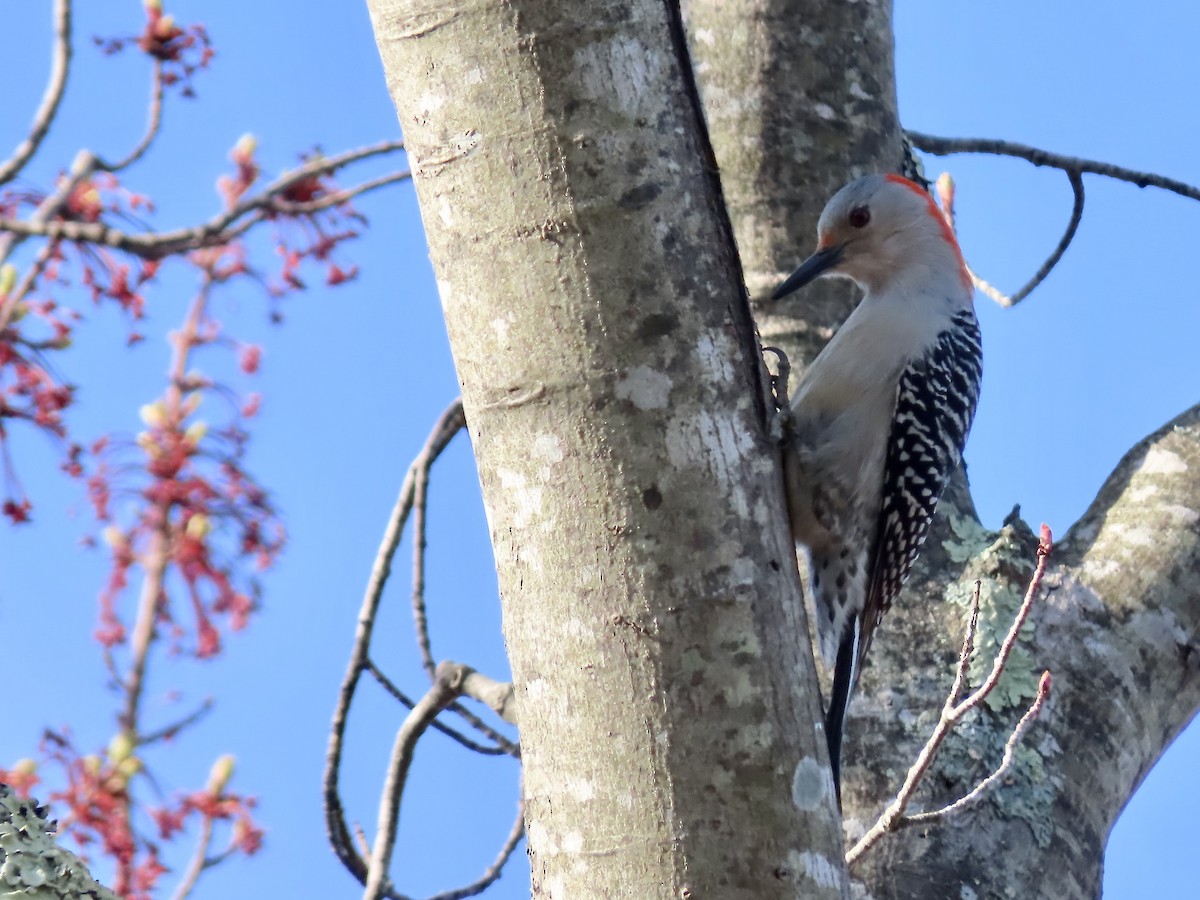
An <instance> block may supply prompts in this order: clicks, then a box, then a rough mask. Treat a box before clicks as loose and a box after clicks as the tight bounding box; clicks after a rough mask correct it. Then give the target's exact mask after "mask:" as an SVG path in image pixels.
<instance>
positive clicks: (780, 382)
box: [762, 347, 792, 445]
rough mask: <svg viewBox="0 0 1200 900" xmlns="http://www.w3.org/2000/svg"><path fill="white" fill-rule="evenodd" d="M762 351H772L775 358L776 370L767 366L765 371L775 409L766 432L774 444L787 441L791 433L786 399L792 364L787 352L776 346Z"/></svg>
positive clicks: (781, 443)
mask: <svg viewBox="0 0 1200 900" xmlns="http://www.w3.org/2000/svg"><path fill="white" fill-rule="evenodd" d="M762 352H763V353H773V354H775V358H776V360H777V366H776V367H777V369H778V371H777V372H772V371H771V370H770V368H769V367H768V369H767V373H768V375H769V376H770V379H771V396H772V397H773V398H774V400H775V411H774V413H773V414H772V415H771V417H770V421H768V422H767V434H768V435H769V436H770V438H771V440H772V441H774V442H775V443H776V444H779V445H783V444H786V443H787V440H788V436H789V435H790V434H791V423H792V405H791V403H790V402H789V401H788V376H789V374H790V373H791V370H792V364H791V363H790V362H788V358H787V354H786V353H784V352H783V351H782V350H780V349H779V348H778V347H763V348H762Z"/></svg>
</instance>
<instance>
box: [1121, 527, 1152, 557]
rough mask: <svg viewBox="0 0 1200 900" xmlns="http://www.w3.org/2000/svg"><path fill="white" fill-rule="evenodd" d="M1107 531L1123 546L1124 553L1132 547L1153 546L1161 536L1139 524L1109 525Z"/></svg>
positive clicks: (1128, 551)
mask: <svg viewBox="0 0 1200 900" xmlns="http://www.w3.org/2000/svg"><path fill="white" fill-rule="evenodd" d="M1109 531H1111V532H1112V534H1113V536H1114V537H1116V538H1117V541H1118V544H1120V546H1121V547H1123V548H1124V550H1125V551H1126V552H1125V555H1129V553H1130V552H1132V551H1133V548H1134V547H1153V546H1155V545H1156V544H1158V542H1159V541H1160V540H1161V537H1162V536H1161V535H1159V534H1158V533H1156V532H1155V531H1154V530H1153V529H1152V528H1143V527H1142V526H1140V525H1111V526H1109Z"/></svg>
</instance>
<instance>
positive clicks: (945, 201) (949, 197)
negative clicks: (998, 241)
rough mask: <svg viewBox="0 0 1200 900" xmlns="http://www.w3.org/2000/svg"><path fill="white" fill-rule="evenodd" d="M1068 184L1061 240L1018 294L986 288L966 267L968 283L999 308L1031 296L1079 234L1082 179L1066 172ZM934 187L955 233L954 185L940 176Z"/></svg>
mask: <svg viewBox="0 0 1200 900" xmlns="http://www.w3.org/2000/svg"><path fill="white" fill-rule="evenodd" d="M1067 180H1068V181H1070V183H1071V191H1072V192H1073V194H1074V197H1075V199H1074V203H1073V204H1072V207H1071V218H1070V220H1069V221H1068V222H1067V228H1066V231H1064V232H1063V236H1062V237H1061V238H1059V240H1058V244H1057V245H1056V246H1055V248H1054V250H1053V251H1051V253H1050V255H1049V256H1048V257H1047V258H1046V261H1045V262H1043V263H1042V264H1041V266H1040V267H1039V268H1038V270H1037V272H1035V273H1034V275H1033V277H1032V278H1030V279H1029V281H1027V282H1026V283H1025V284H1024V285H1023V286H1022V287H1021V289H1020V290H1018V291H1017V292H1016V293H1015V294H1011V295H1010V294H1005V293H1004V292H1003V291H1002V290H1000V289H999V288H997V287H996V286H994V285H992V284H989V283H988V282H987V281H985V280H984V279H982V278H980V277H979V275H978V274H977V273H976V272H975V270H974V269H972V268H971V267H970V266H968V267H967V272H968V273H969V274H970V276H971V281H972V282H974V284H975V287H977V288H978V289H979V290H980V291H982V292H983V293H984V294H986V295H987V296H988V297H990V298H991V299H992V300H994V301H996V303H998V304H1000V305H1001V306H1003V307H1006V308H1008V307H1013V306H1016V305H1017V304H1018V303H1020V302H1021V301H1022V300H1024V299H1025V298H1026V297H1028V296H1029V295H1030V294H1031V293H1033V291H1034V289H1035V288H1037V286H1038V285H1039V284H1041V283H1042V282H1043V281H1045V280H1046V276H1047V275H1049V274H1050V273H1051V272H1052V271H1053V270H1054V267H1055V266H1057V265H1058V262H1059V260H1061V259H1062V257H1063V254H1064V253H1066V252H1067V248H1068V247H1070V246H1071V241H1073V240H1074V239H1075V232H1076V231H1078V230H1079V223H1080V222H1081V221H1082V220H1083V200H1084V194H1083V176H1082V175H1080V174H1079V172H1077V171H1075V170H1074V169H1072V170H1070V171H1068V172H1067ZM936 185H937V192H938V199H939V200H941V202H942V212H943V214H944V215H945V216H946V221H947V222H949V223H950V230H951V231H954V230H955V222H954V182H953V180H952V179H951V178H950V176H949V175H948V174H947V173H943V174H942V175H941V177H939V178H938V180H937V182H936Z"/></svg>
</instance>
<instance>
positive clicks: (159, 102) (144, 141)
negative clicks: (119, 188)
mask: <svg viewBox="0 0 1200 900" xmlns="http://www.w3.org/2000/svg"><path fill="white" fill-rule="evenodd" d="M162 114H163V77H162V60H161V59H156V60H154V72H153V74H152V75H151V76H150V113H149V117H148V118H147V121H146V131H145V133H144V134H143V135H142V138H141V140H139V141H138V142H137V144H135V145H134V148H133V149H132V150H130V151H129V153H128V154H126V155H125V156H124V157H123V158H122V159H120V160H119V161H117V162H115V163H108V162H101V163H100V168H102V169H104V171H106V172H119V171H121V170H122V169H127V168H128V167H129V166H132V165H133V164H134V163H135V162H137V161H138V160H139V159H141V158H142V157H143V156H145V154H146V151H147V150H149V149H150V145H151V144H153V143H154V139H155V138H156V137H158V132H159V131H160V130H161V129H162Z"/></svg>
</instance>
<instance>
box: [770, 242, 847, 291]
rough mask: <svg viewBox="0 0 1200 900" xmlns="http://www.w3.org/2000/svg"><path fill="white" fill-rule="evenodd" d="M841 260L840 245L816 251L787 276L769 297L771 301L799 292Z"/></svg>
mask: <svg viewBox="0 0 1200 900" xmlns="http://www.w3.org/2000/svg"><path fill="white" fill-rule="evenodd" d="M841 258H842V247H841V246H840V245H839V246H836V247H826V248H825V249H824V250H818V251H817V252H816V253H814V254H813V255H812V256H810V257H809V258H808V259H806V260H805V261H804V262H802V263H801V264H800V268H798V269H797V270H796V271H795V272H793V273H792V274H791V275H789V276H788V279H787V281H785V282H784V283H783V284H781V285H780V286H779V287H777V288H776V289H775V293H773V294H772V295H771V299H772V300H778V299H779V298H780V297H786V296H787V295H788V294H790V293H792V292H793V291H798V290H800V288H802V287H804V286H805V285H806V284H808V283H809V282H810V281H812V280H813V279H814V278H816V277H817V276H818V275H820V274H822V273H823V272H825V271H827V270H828V269H830V268H831V267H833V266H836V265H837V264H838V262H839V261H840V260H841Z"/></svg>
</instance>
